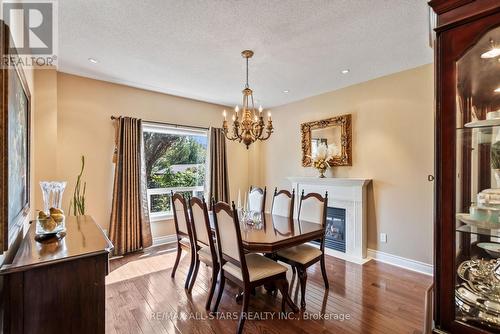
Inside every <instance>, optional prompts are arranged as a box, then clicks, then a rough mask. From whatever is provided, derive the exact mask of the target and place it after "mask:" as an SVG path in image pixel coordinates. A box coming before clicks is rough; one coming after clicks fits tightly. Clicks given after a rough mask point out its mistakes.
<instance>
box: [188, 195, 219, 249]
mask: <svg viewBox="0 0 500 334" xmlns="http://www.w3.org/2000/svg"><path fill="white" fill-rule="evenodd" d="M189 205H190V209H191V221H192V222H193V224H192V226H191V228H192V229H193V236H194V238H195V240H196V243H197V244H198V245H200V244H201V245H200V246H206V247H210V245H211V244H213V238H212V230H211V228H210V221H209V218H208V208H207V204H206V203H205V199H204V198H201V199H200V198H198V197H193V198H191V199H190V200H189Z"/></svg>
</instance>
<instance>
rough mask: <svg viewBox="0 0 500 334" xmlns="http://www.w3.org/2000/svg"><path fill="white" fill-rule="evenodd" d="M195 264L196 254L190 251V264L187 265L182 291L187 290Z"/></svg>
mask: <svg viewBox="0 0 500 334" xmlns="http://www.w3.org/2000/svg"><path fill="white" fill-rule="evenodd" d="M195 262H196V254H195V253H194V252H193V250H192V249H191V263H190V264H189V270H188V274H187V277H186V283H184V289H187V288H189V282H190V281H191V275H192V274H193V269H194V265H195Z"/></svg>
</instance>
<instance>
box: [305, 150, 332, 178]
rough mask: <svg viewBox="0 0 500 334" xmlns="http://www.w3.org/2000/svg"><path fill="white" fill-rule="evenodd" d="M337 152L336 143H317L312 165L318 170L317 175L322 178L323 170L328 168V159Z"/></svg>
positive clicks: (323, 175)
mask: <svg viewBox="0 0 500 334" xmlns="http://www.w3.org/2000/svg"><path fill="white" fill-rule="evenodd" d="M338 152H339V149H338V147H337V145H335V144H330V145H326V144H324V143H321V144H319V145H318V148H317V149H316V152H315V154H313V156H312V157H311V158H312V165H313V167H314V168H316V169H317V170H318V171H319V173H320V174H319V177H320V178H324V177H326V176H325V172H326V170H327V169H328V168H330V167H331V166H330V161H331V160H332V159H333V157H335V156H336V155H337V154H338Z"/></svg>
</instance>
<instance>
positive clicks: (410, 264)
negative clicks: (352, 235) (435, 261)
mask: <svg viewBox="0 0 500 334" xmlns="http://www.w3.org/2000/svg"><path fill="white" fill-rule="evenodd" d="M368 257H370V258H372V259H373V260H377V261H380V262H384V263H387V264H390V265H393V266H396V267H401V268H404V269H408V270H411V271H416V272H419V273H422V274H425V275H429V276H433V275H434V266H433V265H431V264H427V263H424V262H420V261H416V260H412V259H407V258H404V257H401V256H397V255H393V254H389V253H385V252H381V251H378V250H375V249H368Z"/></svg>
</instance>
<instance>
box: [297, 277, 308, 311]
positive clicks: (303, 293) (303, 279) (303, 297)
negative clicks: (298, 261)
mask: <svg viewBox="0 0 500 334" xmlns="http://www.w3.org/2000/svg"><path fill="white" fill-rule="evenodd" d="M297 271H298V272H299V280H300V308H301V309H302V310H305V309H306V282H307V270H306V268H297Z"/></svg>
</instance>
